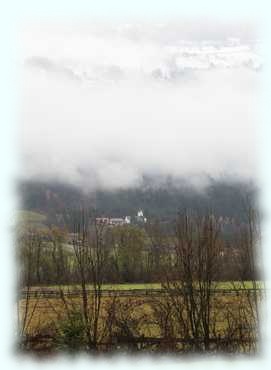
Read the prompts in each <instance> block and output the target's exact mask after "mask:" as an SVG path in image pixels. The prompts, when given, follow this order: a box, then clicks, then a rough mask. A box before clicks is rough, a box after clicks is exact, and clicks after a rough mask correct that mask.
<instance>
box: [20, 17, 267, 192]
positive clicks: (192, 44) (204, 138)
mask: <svg viewBox="0 0 271 370" xmlns="http://www.w3.org/2000/svg"><path fill="white" fill-rule="evenodd" d="M20 43H21V47H22V48H21V57H22V58H21V65H22V71H23V84H22V110H21V111H22V125H21V129H20V143H21V153H22V176H23V177H24V178H32V179H57V180H61V181H67V182H69V183H73V184H77V185H82V186H84V187H85V188H89V189H93V188H95V187H102V188H110V189H114V188H118V187H127V186H133V185H138V184H140V182H141V179H142V175H143V174H156V175H157V174H158V175H159V174H161V175H172V176H176V177H179V176H181V177H183V176H185V177H186V178H190V179H194V178H195V177H197V176H198V175H201V174H203V173H205V174H206V173H207V174H210V175H212V176H220V175H221V174H223V175H225V174H228V175H229V176H238V177H242V178H246V179H247V178H254V176H255V172H256V169H257V163H256V144H257V141H256V136H257V123H258V116H259V112H258V97H259V90H260V88H259V82H260V74H261V72H260V71H261V68H262V61H261V58H260V55H259V54H260V53H259V42H258V40H257V35H256V34H255V31H254V28H253V27H252V26H251V25H249V24H245V23H244V24H228V25H226V24H216V23H214V22H213V23H212V22H209V23H208V22H202V23H199V22H192V21H191V22H188V21H183V22H182V21H180V22H179V24H177V23H172V24H168V23H167V24H162V23H159V24H154V23H153V24H141V23H134V24H111V25H102V24H100V25H99V24H81V25H54V26H53V25H51V26H50V25H47V26H42V25H38V26H37V25H36V26H34V25H32V26H31V27H30V26H29V27H25V28H24V29H23V30H22V32H21V34H20Z"/></svg>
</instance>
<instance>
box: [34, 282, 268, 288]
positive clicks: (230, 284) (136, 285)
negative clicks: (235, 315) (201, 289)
mask: <svg viewBox="0 0 271 370" xmlns="http://www.w3.org/2000/svg"><path fill="white" fill-rule="evenodd" d="M256 285H257V287H258V288H263V282H261V281H258V282H257V283H256ZM253 287H254V286H253V282H252V281H220V282H214V283H213V289H225V290H227V289H252V288H253ZM58 288H61V289H63V290H73V289H80V285H79V284H78V285H76V284H74V285H46V286H35V287H32V290H38V289H41V290H42V289H58ZM161 288H162V285H161V283H123V284H103V285H102V290H134V289H142V290H146V289H161ZM88 289H92V285H91V284H89V285H88Z"/></svg>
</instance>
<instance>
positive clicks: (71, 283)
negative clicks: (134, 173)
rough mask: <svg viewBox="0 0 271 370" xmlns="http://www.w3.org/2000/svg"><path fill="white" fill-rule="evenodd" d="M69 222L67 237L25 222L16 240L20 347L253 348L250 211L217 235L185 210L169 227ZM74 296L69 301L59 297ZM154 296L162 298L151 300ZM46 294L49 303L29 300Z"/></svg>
mask: <svg viewBox="0 0 271 370" xmlns="http://www.w3.org/2000/svg"><path fill="white" fill-rule="evenodd" d="M72 216H73V221H72V225H73V227H72V229H69V228H68V227H67V228H63V229H59V228H56V227H55V226H52V225H46V226H47V228H44V227H42V228H41V227H40V223H43V222H44V219H42V218H41V217H36V221H35V215H33V214H32V215H31V222H28V223H27V224H26V225H25V224H24V225H23V227H21V230H20V231H19V233H18V246H17V251H18V258H19V260H20V262H19V263H20V268H21V270H20V280H19V281H20V292H22V291H23V295H22V296H21V295H19V298H18V331H19V346H20V348H21V349H23V350H34V351H35V352H36V353H38V352H39V351H45V352H46V351H47V352H55V351H62V350H67V351H71V352H76V351H79V350H80V351H86V352H108V351H115V350H125V351H142V350H144V351H173V352H179V353H187V352H208V353H209V352H218V351H223V352H226V353H232V352H233V353H239V352H242V353H255V352H256V351H257V350H258V341H259V336H260V333H259V313H260V304H261V300H262V298H263V291H262V289H259V288H262V287H263V284H262V283H260V281H259V274H258V272H257V270H258V268H259V265H258V261H259V259H258V252H259V228H258V218H257V214H256V212H255V210H254V209H253V208H252V207H251V205H250V204H248V207H247V221H246V222H238V221H237V220H234V222H231V224H230V225H228V226H229V227H228V229H227V233H225V229H223V228H224V226H225V225H224V224H223V223H222V222H221V220H220V219H219V218H217V217H215V216H214V215H213V214H211V213H208V214H206V215H199V214H195V213H193V212H188V211H185V212H183V213H179V215H178V217H177V219H176V222H174V223H172V224H168V223H167V224H166V225H165V224H164V223H159V222H155V221H153V222H148V223H147V224H146V225H144V227H143V226H140V225H127V226H119V227H113V228H110V227H107V226H106V225H103V224H97V223H96V222H95V217H94V218H93V217H91V215H90V214H89V213H88V212H86V211H85V210H82V209H81V210H79V211H76V212H74V213H73V215H72ZM35 223H38V224H39V227H38V228H37V227H36V226H35ZM27 225H28V226H27ZM229 231H230V232H229ZM75 288H78V292H77V294H76V295H69V294H67V293H68V292H69V291H72V290H74V289H75ZM157 289H162V291H163V294H162V292H161V294H160V295H159V294H157V292H156V294H152V293H153V292H155V290H157ZM46 290H55V291H57V292H58V295H57V296H55V297H52V298H50V297H49V296H42V295H36V296H35V295H34V296H33V294H32V293H33V292H34V291H36V292H42V291H46ZM107 290H110V295H105V294H104V292H105V291H107ZM136 290H141V291H146V294H145V295H144V294H143V295H142V294H141V295H139V294H138V293H136ZM227 290H230V294H226V291H227ZM121 291H131V292H132V294H131V295H129V296H121V295H120V292H121ZM216 292H217V293H216Z"/></svg>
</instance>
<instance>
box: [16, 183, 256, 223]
mask: <svg viewBox="0 0 271 370" xmlns="http://www.w3.org/2000/svg"><path fill="white" fill-rule="evenodd" d="M18 190H19V195H20V197H21V208H22V209H25V210H28V211H35V212H40V213H43V214H46V215H47V219H48V221H49V222H52V223H58V222H59V219H60V218H61V217H60V218H59V215H63V214H66V213H67V212H68V211H69V210H71V209H76V208H78V207H79V206H83V207H85V208H90V209H93V210H95V213H96V214H97V215H100V216H102V215H103V216H115V217H120V216H126V215H130V216H133V215H135V214H136V213H137V211H138V210H139V209H143V210H144V214H145V216H146V217H148V218H156V219H162V220H168V219H173V218H175V217H176V214H177V212H178V211H180V210H182V209H194V210H197V211H198V212H200V213H204V212H206V211H207V210H211V211H212V212H213V213H214V214H216V215H218V216H223V217H234V218H237V219H240V220H242V219H244V217H245V207H246V199H247V197H249V198H250V199H254V200H255V196H256V189H255V186H254V185H252V184H251V183H246V182H240V181H239V182H234V181H231V182H228V181H223V180H212V181H210V183H209V185H208V186H207V187H206V189H205V190H204V191H198V190H197V189H196V188H194V187H192V186H187V184H186V185H184V184H174V183H170V182H168V183H167V184H160V185H159V186H155V187H154V186H151V185H149V184H147V183H145V184H144V185H143V186H142V187H137V188H128V189H119V190H116V191H102V190H97V191H93V192H91V193H88V194H86V193H84V192H83V191H82V190H80V189H79V188H76V187H73V186H70V185H67V184H61V183H53V182H34V181H27V182H21V183H20V184H19V186H18Z"/></svg>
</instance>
